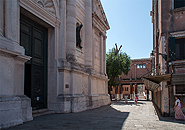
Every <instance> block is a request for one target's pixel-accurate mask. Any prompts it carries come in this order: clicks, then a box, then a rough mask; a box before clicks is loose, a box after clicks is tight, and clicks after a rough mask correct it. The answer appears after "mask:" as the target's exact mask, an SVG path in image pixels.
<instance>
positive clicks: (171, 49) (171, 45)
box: [169, 37, 176, 61]
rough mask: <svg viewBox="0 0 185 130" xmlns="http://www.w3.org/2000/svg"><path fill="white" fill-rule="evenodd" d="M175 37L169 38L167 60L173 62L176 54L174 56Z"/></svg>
mask: <svg viewBox="0 0 185 130" xmlns="http://www.w3.org/2000/svg"><path fill="white" fill-rule="evenodd" d="M175 47H176V46H175V37H170V38H169V60H170V61H174V60H176V56H175V55H176V54H175V50H176V48H175Z"/></svg>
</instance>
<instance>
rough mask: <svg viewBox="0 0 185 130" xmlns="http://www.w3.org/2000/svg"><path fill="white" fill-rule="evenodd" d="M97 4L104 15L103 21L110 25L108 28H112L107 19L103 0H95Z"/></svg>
mask: <svg viewBox="0 0 185 130" xmlns="http://www.w3.org/2000/svg"><path fill="white" fill-rule="evenodd" d="M95 4H96V5H97V6H98V7H99V9H100V11H101V14H102V16H103V23H104V24H105V25H106V26H107V27H108V29H110V26H109V23H108V21H107V17H106V15H105V12H104V10H103V7H102V4H101V1H100V0H95ZM108 29H107V30H108Z"/></svg>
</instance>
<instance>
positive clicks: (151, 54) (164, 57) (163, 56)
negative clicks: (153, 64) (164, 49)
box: [150, 51, 167, 61]
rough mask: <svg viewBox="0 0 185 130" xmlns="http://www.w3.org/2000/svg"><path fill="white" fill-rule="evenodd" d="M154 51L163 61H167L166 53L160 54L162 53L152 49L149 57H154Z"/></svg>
mask: <svg viewBox="0 0 185 130" xmlns="http://www.w3.org/2000/svg"><path fill="white" fill-rule="evenodd" d="M154 53H157V54H159V55H161V56H162V58H163V59H164V60H165V61H167V55H166V54H162V53H159V52H156V51H152V53H150V57H151V58H154V57H155V55H154Z"/></svg>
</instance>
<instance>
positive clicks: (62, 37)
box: [58, 0, 66, 59]
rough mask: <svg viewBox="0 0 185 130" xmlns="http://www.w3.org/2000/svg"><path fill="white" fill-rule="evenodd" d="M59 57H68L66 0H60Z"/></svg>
mask: <svg viewBox="0 0 185 130" xmlns="http://www.w3.org/2000/svg"><path fill="white" fill-rule="evenodd" d="M59 10H60V19H61V24H60V29H59V32H60V33H59V35H60V36H59V38H60V42H59V48H58V52H59V58H61V59H66V0H60V7H59Z"/></svg>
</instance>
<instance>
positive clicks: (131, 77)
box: [112, 58, 152, 98]
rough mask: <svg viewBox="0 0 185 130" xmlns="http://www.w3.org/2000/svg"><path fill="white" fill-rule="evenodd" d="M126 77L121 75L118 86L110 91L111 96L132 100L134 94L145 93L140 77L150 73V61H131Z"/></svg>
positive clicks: (144, 59) (148, 59)
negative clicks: (120, 95)
mask: <svg viewBox="0 0 185 130" xmlns="http://www.w3.org/2000/svg"><path fill="white" fill-rule="evenodd" d="M131 61H132V64H131V67H130V71H129V72H128V75H125V74H124V73H122V75H121V77H120V79H119V86H118V87H114V88H113V89H112V94H123V95H128V97H129V98H133V95H134V94H138V93H139V94H142V92H143V91H144V92H145V85H144V84H143V81H142V79H141V77H143V76H148V74H150V73H151V68H152V60H151V59H150V58H143V59H132V60H131Z"/></svg>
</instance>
